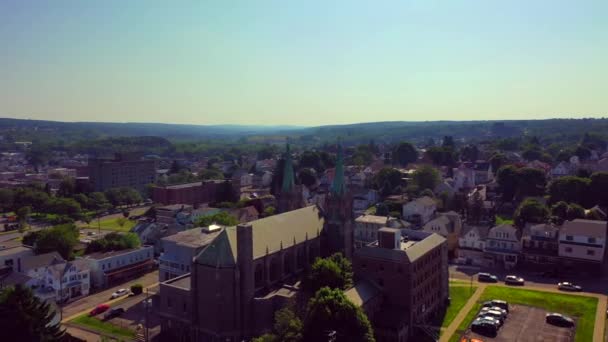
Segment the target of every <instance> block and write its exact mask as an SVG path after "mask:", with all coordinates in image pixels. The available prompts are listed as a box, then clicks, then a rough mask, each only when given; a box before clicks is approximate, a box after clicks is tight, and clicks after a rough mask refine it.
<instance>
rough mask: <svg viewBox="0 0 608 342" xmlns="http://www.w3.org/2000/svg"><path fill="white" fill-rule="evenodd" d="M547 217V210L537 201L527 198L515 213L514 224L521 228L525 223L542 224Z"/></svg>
mask: <svg viewBox="0 0 608 342" xmlns="http://www.w3.org/2000/svg"><path fill="white" fill-rule="evenodd" d="M548 217H549V209H547V207H546V206H545V205H544V204H542V203H540V202H539V201H537V200H535V199H532V198H527V199H525V200H524V201H523V202H521V204H520V205H519V207H518V208H517V210H516V211H515V224H516V225H518V226H520V227H523V226H524V225H525V224H526V223H543V222H545V221H546V220H547V218H548Z"/></svg>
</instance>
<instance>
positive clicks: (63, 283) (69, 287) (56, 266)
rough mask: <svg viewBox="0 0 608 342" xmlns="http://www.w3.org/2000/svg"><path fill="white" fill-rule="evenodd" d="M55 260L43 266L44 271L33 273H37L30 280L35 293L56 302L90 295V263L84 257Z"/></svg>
mask: <svg viewBox="0 0 608 342" xmlns="http://www.w3.org/2000/svg"><path fill="white" fill-rule="evenodd" d="M54 260H55V261H53V262H51V264H49V265H46V266H42V267H41V269H42V270H43V271H42V272H40V271H38V272H33V273H31V274H35V275H36V276H35V277H33V278H32V280H31V281H29V282H28V284H29V285H30V286H31V287H32V288H33V289H34V294H35V295H36V296H37V297H39V298H41V299H44V300H47V299H52V300H54V301H56V302H65V301H68V300H70V299H74V298H78V297H82V296H87V295H89V291H90V288H91V286H90V281H91V279H90V275H89V263H88V262H87V261H86V260H84V259H76V260H73V261H58V260H57V259H54ZM28 276H30V274H28Z"/></svg>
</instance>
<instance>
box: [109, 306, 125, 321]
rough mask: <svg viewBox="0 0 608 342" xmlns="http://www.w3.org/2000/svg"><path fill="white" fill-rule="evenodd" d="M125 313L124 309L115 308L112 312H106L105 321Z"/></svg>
mask: <svg viewBox="0 0 608 342" xmlns="http://www.w3.org/2000/svg"><path fill="white" fill-rule="evenodd" d="M123 313H125V309H124V308H114V309H111V310H110V311H108V312H106V315H105V316H104V318H105V319H110V318H113V317H117V316H120V315H122V314H123Z"/></svg>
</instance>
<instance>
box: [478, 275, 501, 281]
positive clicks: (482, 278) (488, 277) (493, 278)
mask: <svg viewBox="0 0 608 342" xmlns="http://www.w3.org/2000/svg"><path fill="white" fill-rule="evenodd" d="M477 280H479V281H483V282H486V283H496V282H498V277H497V276H495V275H493V274H490V273H479V274H478V275H477Z"/></svg>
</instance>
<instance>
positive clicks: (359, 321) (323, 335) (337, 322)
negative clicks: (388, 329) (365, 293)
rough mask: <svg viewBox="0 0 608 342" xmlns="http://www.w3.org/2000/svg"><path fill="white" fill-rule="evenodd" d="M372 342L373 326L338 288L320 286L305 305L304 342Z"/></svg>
mask: <svg viewBox="0 0 608 342" xmlns="http://www.w3.org/2000/svg"><path fill="white" fill-rule="evenodd" d="M330 335H333V336H334V339H333V341H336V342H347V341H348V342H373V341H374V334H373V331H372V326H371V324H370V322H369V320H368V319H367V316H366V315H365V313H364V312H363V310H362V309H361V308H360V307H358V306H356V305H355V304H353V303H352V302H350V301H349V300H348V299H347V298H346V296H345V295H344V293H343V292H342V290H341V289H331V288H329V287H323V288H321V289H320V290H319V291H317V292H316V293H315V296H314V297H313V298H311V299H310V302H309V303H308V310H307V312H306V317H305V319H304V330H303V337H304V341H310V342H313V341H314V342H316V341H328V340H330V339H329V336H330Z"/></svg>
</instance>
